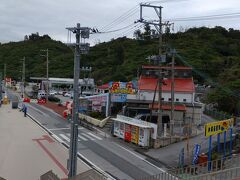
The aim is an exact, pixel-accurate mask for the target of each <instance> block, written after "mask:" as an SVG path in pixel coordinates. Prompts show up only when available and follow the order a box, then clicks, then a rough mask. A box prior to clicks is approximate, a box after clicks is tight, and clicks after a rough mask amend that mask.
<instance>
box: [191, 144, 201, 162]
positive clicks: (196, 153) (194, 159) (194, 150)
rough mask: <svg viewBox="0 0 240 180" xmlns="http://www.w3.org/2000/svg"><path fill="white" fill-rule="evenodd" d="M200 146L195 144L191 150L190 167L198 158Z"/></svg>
mask: <svg viewBox="0 0 240 180" xmlns="http://www.w3.org/2000/svg"><path fill="white" fill-rule="evenodd" d="M200 150H201V146H200V144H195V146H194V148H193V159H192V165H195V164H196V163H197V160H198V156H199V154H200Z"/></svg>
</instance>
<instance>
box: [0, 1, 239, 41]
mask: <svg viewBox="0 0 240 180" xmlns="http://www.w3.org/2000/svg"><path fill="white" fill-rule="evenodd" d="M141 2H143V1H141V0H1V3H0V42H2V43H4V42H9V41H20V40H23V38H24V36H25V35H29V34H31V33H33V32H39V34H40V35H43V34H48V35H49V36H51V37H52V38H53V39H55V40H60V41H63V42H66V41H67V31H66V29H65V28H66V27H71V26H75V25H76V23H77V22H79V23H80V24H81V26H88V27H94V28H98V29H99V30H102V31H111V30H115V29H119V28H122V27H126V26H128V25H129V26H128V27H127V28H125V29H123V30H122V31H118V32H115V33H107V34H101V35H96V34H95V35H92V36H91V37H90V39H89V42H91V44H94V43H97V42H103V41H107V40H109V39H111V38H117V37H119V36H124V35H127V36H129V37H131V36H132V34H133V32H134V30H135V29H137V27H139V26H140V25H141V24H133V23H134V21H136V20H138V19H139V6H138V5H139V3H141ZM153 4H154V5H161V6H163V7H164V8H163V19H176V18H181V17H194V16H206V15H215V14H226V13H235V12H236V13H238V12H240V0H164V1H162V2H161V1H158V2H156V1H155V2H153ZM129 10H130V11H129ZM127 11H128V13H127V14H126V12H127ZM124 13H125V16H122V17H121V18H119V19H118V20H117V21H115V23H112V24H110V23H111V22H113V21H114V20H115V19H116V18H118V17H120V16H121V15H122V14H124ZM143 15H144V18H145V19H157V16H156V14H155V12H154V11H153V9H151V8H147V9H145V10H144V14H143ZM239 20H240V16H239V17H238V18H231V19H218V20H211V21H210V20H208V21H206V20H205V21H188V22H175V31H177V30H179V29H180V26H181V27H183V28H188V27H192V26H208V27H214V26H216V25H220V26H224V27H226V28H230V27H233V28H235V29H240V27H239V26H240V23H239ZM109 24H110V25H109ZM106 25H108V26H106Z"/></svg>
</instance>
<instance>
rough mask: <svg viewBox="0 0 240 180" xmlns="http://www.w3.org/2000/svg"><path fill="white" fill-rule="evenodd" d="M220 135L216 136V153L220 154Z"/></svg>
mask: <svg viewBox="0 0 240 180" xmlns="http://www.w3.org/2000/svg"><path fill="white" fill-rule="evenodd" d="M220 135H221V134H218V135H217V152H218V153H220V152H221V143H220V139H221V136H220Z"/></svg>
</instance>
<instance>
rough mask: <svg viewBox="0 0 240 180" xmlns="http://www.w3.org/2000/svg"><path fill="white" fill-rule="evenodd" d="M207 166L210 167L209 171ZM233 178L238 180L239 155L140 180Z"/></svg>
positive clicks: (228, 179) (226, 179) (222, 179)
mask: <svg viewBox="0 0 240 180" xmlns="http://www.w3.org/2000/svg"><path fill="white" fill-rule="evenodd" d="M209 165H211V169H210V171H209V169H208V166H209ZM226 168H227V169H226ZM234 178H235V180H240V155H235V156H234V155H233V156H232V157H226V158H225V159H218V160H214V161H211V162H205V163H201V164H197V165H191V166H187V167H182V168H176V169H173V170H170V171H168V172H165V173H161V174H157V175H152V176H148V177H144V178H141V179H140V180H233V179H234Z"/></svg>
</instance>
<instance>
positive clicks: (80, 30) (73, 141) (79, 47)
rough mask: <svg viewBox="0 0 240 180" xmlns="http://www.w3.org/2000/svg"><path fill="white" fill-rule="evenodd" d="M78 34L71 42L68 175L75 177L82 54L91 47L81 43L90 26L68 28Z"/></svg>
mask: <svg viewBox="0 0 240 180" xmlns="http://www.w3.org/2000/svg"><path fill="white" fill-rule="evenodd" d="M66 29H67V30H69V31H71V32H72V33H74V34H76V43H73V44H69V45H72V46H74V47H75V57H74V84H73V90H74V94H73V114H72V120H71V137H70V149H69V159H68V171H69V173H68V177H69V178H70V177H73V176H75V175H76V172H77V145H78V144H77V143H78V123H79V117H78V108H79V76H80V54H83V53H86V51H87V50H88V49H89V44H88V43H80V38H84V39H86V38H89V34H90V28H87V27H80V24H79V23H77V26H76V27H70V28H66Z"/></svg>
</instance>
